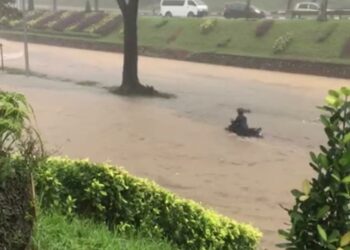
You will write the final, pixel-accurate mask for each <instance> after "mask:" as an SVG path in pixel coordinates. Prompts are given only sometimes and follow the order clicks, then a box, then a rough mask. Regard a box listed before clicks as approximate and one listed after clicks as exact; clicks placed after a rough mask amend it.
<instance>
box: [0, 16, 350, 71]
mask: <svg viewBox="0 0 350 250" xmlns="http://www.w3.org/2000/svg"><path fill="white" fill-rule="evenodd" d="M164 20H165V19H164V18H160V17H140V19H139V45H140V46H149V47H152V48H153V49H175V50H176V49H178V50H185V51H188V52H190V53H198V52H209V53H217V54H231V55H242V56H253V57H264V58H279V59H299V60H307V61H315V62H328V63H340V64H350V58H342V57H341V52H342V49H343V47H344V44H345V43H346V41H347V40H348V39H349V38H350V33H349V26H350V21H349V20H330V21H328V22H317V21H316V20H275V22H274V24H273V26H272V28H271V29H270V30H269V32H268V33H267V34H266V35H264V36H263V37H256V36H255V33H256V28H257V26H258V25H259V24H260V22H262V21H259V20H249V21H246V20H242V19H241V20H226V19H219V20H218V24H217V26H216V27H215V29H214V30H213V31H212V32H210V33H209V34H205V35H203V34H201V32H200V25H201V24H202V23H203V22H204V21H205V19H203V18H170V19H169V21H168V22H167V23H166V25H164V26H161V27H158V26H159V24H160V23H161V22H164ZM334 24H336V25H334ZM331 25H333V26H335V27H336V28H335V29H334V32H332V33H331V35H330V36H329V37H327V39H326V40H325V41H323V42H317V38H318V37H319V36H320V34H322V32H327V30H329V27H330V26H331ZM179 30H181V32H179ZM120 31H121V29H119V30H115V31H114V32H112V33H111V34H109V35H107V36H104V37H99V36H89V35H86V34H82V36H80V37H79V36H78V34H76V33H74V36H71V35H72V34H71V33H67V32H63V33H62V34H59V32H51V33H50V32H46V33H37V32H35V31H31V32H30V34H32V35H35V36H42V37H47V38H52V39H55V38H62V37H64V38H65V39H73V40H74V39H75V40H76V39H78V40H81V41H89V42H99V43H101V44H103V43H106V44H118V45H122V43H123V34H122V32H120ZM1 32H4V33H11V32H14V33H17V34H18V31H1ZM286 33H291V34H292V42H291V43H290V45H289V46H288V48H287V49H286V50H285V51H284V52H283V53H281V54H278V55H276V54H274V53H273V46H274V43H275V41H276V40H277V39H278V38H279V37H281V36H284V35H285V34H286ZM174 35H176V36H177V37H176V39H174V40H173V41H172V42H171V43H169V38H171V37H173V36H174ZM228 40H229V42H228V43H227V44H225V46H217V45H218V44H220V43H223V42H224V41H228Z"/></svg>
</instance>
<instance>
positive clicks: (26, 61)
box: [22, 0, 30, 76]
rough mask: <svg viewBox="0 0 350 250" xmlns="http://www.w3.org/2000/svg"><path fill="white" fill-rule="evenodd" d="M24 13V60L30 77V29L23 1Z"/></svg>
mask: <svg viewBox="0 0 350 250" xmlns="http://www.w3.org/2000/svg"><path fill="white" fill-rule="evenodd" d="M22 7H23V9H22V11H23V40H24V60H25V72H26V75H27V76H28V75H29V74H30V68H29V53H28V27H27V11H26V4H25V0H22Z"/></svg>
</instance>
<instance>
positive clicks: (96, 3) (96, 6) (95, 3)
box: [94, 0, 100, 11]
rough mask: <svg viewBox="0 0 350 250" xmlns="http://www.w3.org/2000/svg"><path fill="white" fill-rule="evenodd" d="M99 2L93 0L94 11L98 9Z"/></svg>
mask: <svg viewBox="0 0 350 250" xmlns="http://www.w3.org/2000/svg"><path fill="white" fill-rule="evenodd" d="M99 8H100V7H99V2H98V0H95V2H94V9H95V11H99Z"/></svg>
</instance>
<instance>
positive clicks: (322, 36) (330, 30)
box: [316, 23, 339, 43]
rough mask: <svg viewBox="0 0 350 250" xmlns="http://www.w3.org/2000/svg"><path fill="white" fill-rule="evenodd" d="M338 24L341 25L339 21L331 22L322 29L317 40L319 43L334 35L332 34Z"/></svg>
mask: <svg viewBox="0 0 350 250" xmlns="http://www.w3.org/2000/svg"><path fill="white" fill-rule="evenodd" d="M338 26H339V24H338V23H331V24H329V25H328V26H327V27H326V28H325V29H324V30H323V31H320V32H319V33H318V34H317V37H316V42H317V43H323V42H325V41H326V40H327V39H328V38H330V37H331V36H332V34H333V33H334V32H335V31H336V29H337V28H338Z"/></svg>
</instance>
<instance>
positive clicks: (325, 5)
mask: <svg viewBox="0 0 350 250" xmlns="http://www.w3.org/2000/svg"><path fill="white" fill-rule="evenodd" d="M327 9H328V0H323V1H322V3H321V9H320V14H319V16H318V21H321V22H325V21H327Z"/></svg>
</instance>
